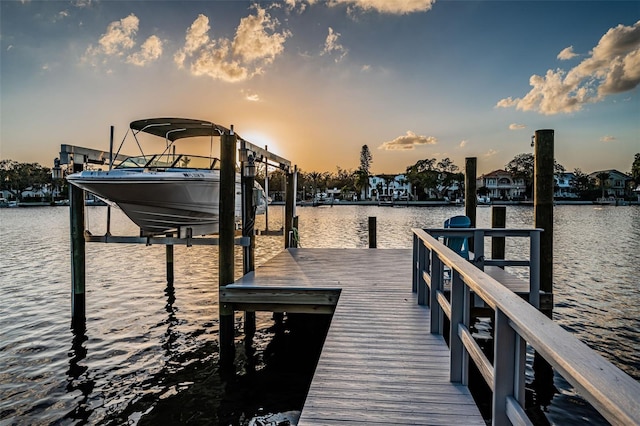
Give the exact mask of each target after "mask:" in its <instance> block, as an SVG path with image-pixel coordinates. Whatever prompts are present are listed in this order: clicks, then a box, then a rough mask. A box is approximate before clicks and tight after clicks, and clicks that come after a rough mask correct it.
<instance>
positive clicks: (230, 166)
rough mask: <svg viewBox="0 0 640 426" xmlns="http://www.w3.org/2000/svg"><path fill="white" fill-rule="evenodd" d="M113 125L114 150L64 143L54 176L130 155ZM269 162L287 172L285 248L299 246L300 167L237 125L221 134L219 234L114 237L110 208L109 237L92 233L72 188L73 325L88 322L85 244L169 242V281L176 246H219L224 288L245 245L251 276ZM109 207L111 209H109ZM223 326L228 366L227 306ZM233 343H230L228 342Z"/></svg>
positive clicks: (223, 348)
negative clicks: (119, 149) (263, 167)
mask: <svg viewBox="0 0 640 426" xmlns="http://www.w3.org/2000/svg"><path fill="white" fill-rule="evenodd" d="M113 134H114V128H113V126H111V138H110V149H109V151H108V152H106V151H101V150H96V149H91V148H84V147H78V146H73V145H66V144H63V145H61V147H60V158H59V159H55V160H54V171H53V174H54V178H59V179H61V178H62V177H63V176H62V169H61V167H60V165H71V171H72V172H80V171H82V170H83V168H84V165H85V164H100V165H108V166H109V168H111V167H112V166H113V164H114V162H115V161H120V160H122V159H124V158H126V157H127V156H123V155H120V154H116V155H115V156H114V154H113ZM236 160H239V161H240V167H241V177H242V185H241V186H242V193H241V196H242V236H241V237H238V236H237V234H236V230H235V228H234V222H235V220H234V209H233V208H232V209H229V208H224V207H225V206H233V205H234V204H235V202H234V199H235V196H236V194H235V185H234V181H235V173H236ZM257 161H259V162H264V163H265V164H267V165H268V167H277V168H280V169H282V170H284V171H285V173H286V176H287V179H286V181H287V183H286V195H285V198H286V207H285V225H284V236H285V238H284V240H285V241H284V247H285V248H288V247H291V246H292V245H293V244H295V241H294V239H293V238H292V236H293V235H294V234H295V229H294V226H295V225H296V224H297V218H296V217H295V204H296V198H295V188H296V175H297V167H296V166H293V167H292V165H291V162H290V161H289V160H287V159H285V158H283V157H281V156H279V155H277V154H274V153H272V152H269V151H268V150H267V149H263V148H260V147H258V146H257V145H254V144H252V143H250V142H248V141H246V140H244V139H242V138H240V137H239V136H238V135H237V134H235V132H234V130H233V125H232V126H230V130H228V132H225V133H223V134H221V135H220V162H221V170H220V187H221V189H220V231H219V235H218V236H217V237H197V238H193V236H192V235H191V234H190V233H189V232H187V233H186V234H187V235H186V237H185V238H180V236H174V235H173V233H169V234H167V235H165V236H143V235H142V233H141V235H140V236H113V235H111V233H110V210H107V232H106V233H105V235H102V236H99V235H95V236H94V235H92V234H91V232H90V231H89V230H88V229H86V227H85V215H84V192H85V191H84V190H82V189H80V188H77V187H73V186H72V185H71V186H70V187H69V211H70V217H71V220H70V239H71V282H72V283H71V285H72V292H71V316H72V320H71V323H72V327H74V328H77V329H82V328H84V327H85V322H86V314H85V312H86V301H85V266H86V262H85V260H86V259H85V257H86V250H85V243H87V242H102V243H128V244H145V245H151V244H164V245H166V266H167V284H168V285H172V284H173V246H174V245H175V244H183V245H186V246H187V247H189V246H192V245H218V246H219V265H218V274H219V286H220V287H221V289H223V288H224V286H226V285H227V284H230V283H233V281H234V272H233V268H234V259H233V257H234V246H235V245H240V246H242V247H243V273H244V274H247V273H249V272H251V271H253V270H254V269H255V260H254V259H255V231H254V224H255V208H254V206H255V196H254V180H255V170H256V162H257ZM108 209H110V207H108ZM246 314H247V318H246V319H245V322H246V327H251V323H253V328H255V317H254V316H252V315H251V313H249V312H247V313H246ZM220 328H221V338H220V339H221V345H220V346H221V362H223V363H225V364H228V363H229V361H231V362H232V361H233V357H232V355H230V354H232V352H233V311H230V312H229V311H228V309H227V307H225V306H224V305H221V306H220ZM248 330H249V329H248ZM229 342H231V343H229Z"/></svg>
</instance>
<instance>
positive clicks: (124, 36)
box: [98, 13, 140, 55]
mask: <svg viewBox="0 0 640 426" xmlns="http://www.w3.org/2000/svg"><path fill="white" fill-rule="evenodd" d="M139 24H140V20H139V19H138V17H137V16H136V15H134V14H133V13H132V14H131V15H129V16H127V17H126V18H123V19H121V20H119V21H114V22H112V23H110V24H109V26H108V27H107V32H106V33H105V34H103V35H102V37H100V40H99V42H98V43H99V44H100V47H101V48H102V51H103V52H104V53H105V54H107V55H122V54H123V51H124V50H128V49H131V48H132V47H133V46H135V44H136V43H135V41H134V37H135V35H136V32H137V31H138V25H139Z"/></svg>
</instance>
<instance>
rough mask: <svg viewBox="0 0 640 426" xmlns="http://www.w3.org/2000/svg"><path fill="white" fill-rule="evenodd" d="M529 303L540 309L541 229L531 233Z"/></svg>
mask: <svg viewBox="0 0 640 426" xmlns="http://www.w3.org/2000/svg"><path fill="white" fill-rule="evenodd" d="M529 303H530V304H531V305H532V306H533V307H535V308H536V309H540V231H536V230H533V231H531V232H530V234H529Z"/></svg>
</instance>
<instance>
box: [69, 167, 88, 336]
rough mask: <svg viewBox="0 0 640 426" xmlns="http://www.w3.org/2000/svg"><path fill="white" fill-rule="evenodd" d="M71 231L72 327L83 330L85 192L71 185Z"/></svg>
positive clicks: (75, 169) (84, 315)
mask: <svg viewBox="0 0 640 426" xmlns="http://www.w3.org/2000/svg"><path fill="white" fill-rule="evenodd" d="M82 168H83V164H82V162H78V163H75V162H74V164H73V172H74V173H76V172H81V171H82ZM69 216H70V223H69V225H70V226H69V230H70V235H71V244H70V245H71V325H72V327H73V328H74V329H75V328H83V327H84V324H85V321H86V297H85V280H86V274H85V268H86V267H85V262H86V259H85V257H86V252H85V240H84V229H85V218H84V190H82V189H80V188H78V187H76V186H73V185H69Z"/></svg>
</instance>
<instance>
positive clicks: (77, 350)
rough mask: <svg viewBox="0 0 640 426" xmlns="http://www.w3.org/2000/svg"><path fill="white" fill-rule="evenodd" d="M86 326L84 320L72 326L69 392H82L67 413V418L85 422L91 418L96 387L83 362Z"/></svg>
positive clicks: (85, 353) (86, 338) (68, 379)
mask: <svg viewBox="0 0 640 426" xmlns="http://www.w3.org/2000/svg"><path fill="white" fill-rule="evenodd" d="M86 331H87V330H86V326H85V323H84V322H78V323H75V324H74V326H73V327H72V332H73V338H72V340H71V349H70V350H69V369H68V370H67V377H68V378H67V393H69V394H74V393H76V392H77V391H79V392H80V397H79V398H76V402H75V404H76V407H75V408H74V409H73V410H72V411H70V412H69V413H67V415H66V416H65V418H69V419H74V420H80V421H81V422H82V423H85V422H87V421H88V420H89V416H90V415H91V410H90V409H89V407H88V400H89V395H91V393H92V392H93V390H94V388H95V384H96V383H95V381H94V380H92V379H91V378H89V375H88V374H87V372H88V370H89V367H88V366H87V365H85V364H82V361H83V360H84V359H85V358H86V357H87V347H86V344H87V340H89V339H88V337H87V335H86V334H85V333H86Z"/></svg>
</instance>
